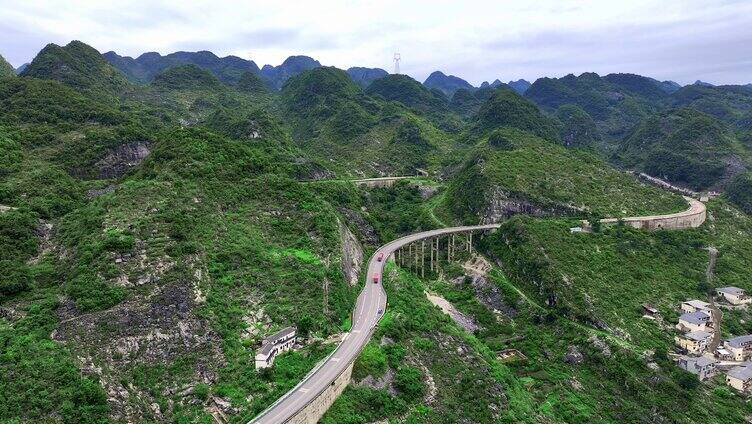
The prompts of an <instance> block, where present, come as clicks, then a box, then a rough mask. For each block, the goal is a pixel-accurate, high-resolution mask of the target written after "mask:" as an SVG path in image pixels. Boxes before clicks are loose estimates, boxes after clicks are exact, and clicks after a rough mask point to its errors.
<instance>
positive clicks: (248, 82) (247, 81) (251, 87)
mask: <svg viewBox="0 0 752 424" xmlns="http://www.w3.org/2000/svg"><path fill="white" fill-rule="evenodd" d="M237 88H238V90H240V91H242V92H244V93H255V94H261V93H268V92H269V86H268V85H267V84H266V82H264V80H262V79H261V77H259V76H258V75H257V74H254V73H253V72H245V73H243V75H241V76H240V79H239V80H238V83H237Z"/></svg>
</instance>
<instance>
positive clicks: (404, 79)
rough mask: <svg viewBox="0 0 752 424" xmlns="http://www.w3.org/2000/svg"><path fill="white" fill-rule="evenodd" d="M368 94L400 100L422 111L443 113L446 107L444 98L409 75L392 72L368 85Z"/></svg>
mask: <svg viewBox="0 0 752 424" xmlns="http://www.w3.org/2000/svg"><path fill="white" fill-rule="evenodd" d="M366 94H368V95H370V96H380V97H382V98H384V99H386V100H390V101H396V102H400V103H402V104H403V105H405V106H407V107H409V108H412V109H415V110H416V111H419V112H421V113H441V112H443V111H444V110H445V109H446V104H445V102H444V100H443V99H442V98H440V97H438V96H436V95H435V94H434V93H432V92H431V91H429V90H428V89H427V88H426V87H424V86H423V85H422V84H421V83H419V82H418V81H415V80H414V79H412V78H410V77H409V76H407V75H398V74H392V75H387V76H385V77H383V78H379V79H377V80H375V81H373V82H372V83H371V85H369V86H368V88H367V89H366Z"/></svg>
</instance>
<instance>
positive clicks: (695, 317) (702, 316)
mask: <svg viewBox="0 0 752 424" xmlns="http://www.w3.org/2000/svg"><path fill="white" fill-rule="evenodd" d="M709 319H710V315H708V314H706V313H705V312H703V311H695V312H690V313H688V314H684V315H682V316H680V317H679V320H680V321H685V322H689V323H692V324H697V325H699V324H702V323H704V322H707V321H708V320H709Z"/></svg>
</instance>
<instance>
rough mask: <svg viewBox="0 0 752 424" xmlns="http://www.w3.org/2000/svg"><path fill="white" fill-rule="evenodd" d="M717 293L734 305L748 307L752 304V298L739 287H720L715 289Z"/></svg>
mask: <svg viewBox="0 0 752 424" xmlns="http://www.w3.org/2000/svg"><path fill="white" fill-rule="evenodd" d="M715 292H716V293H717V294H718V296H719V297H722V298H723V299H724V300H726V302H728V303H730V304H732V305H746V304H748V303H750V302H752V297H749V296H748V295H747V292H745V291H744V290H743V289H740V288H739V287H720V288H717V289H715Z"/></svg>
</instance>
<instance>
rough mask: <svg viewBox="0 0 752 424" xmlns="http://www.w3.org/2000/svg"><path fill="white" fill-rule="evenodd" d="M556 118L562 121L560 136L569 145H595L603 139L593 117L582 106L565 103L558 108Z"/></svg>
mask: <svg viewBox="0 0 752 424" xmlns="http://www.w3.org/2000/svg"><path fill="white" fill-rule="evenodd" d="M556 118H558V119H559V121H560V122H561V129H560V130H559V136H560V137H561V141H562V143H564V145H565V146H567V147H589V146H595V145H597V144H598V143H599V142H600V141H601V135H600V132H599V131H598V128H597V127H596V125H595V121H593V118H591V117H590V115H588V113H587V112H585V111H584V110H582V108H581V107H579V106H576V105H563V106H560V107H559V108H558V109H556Z"/></svg>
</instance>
